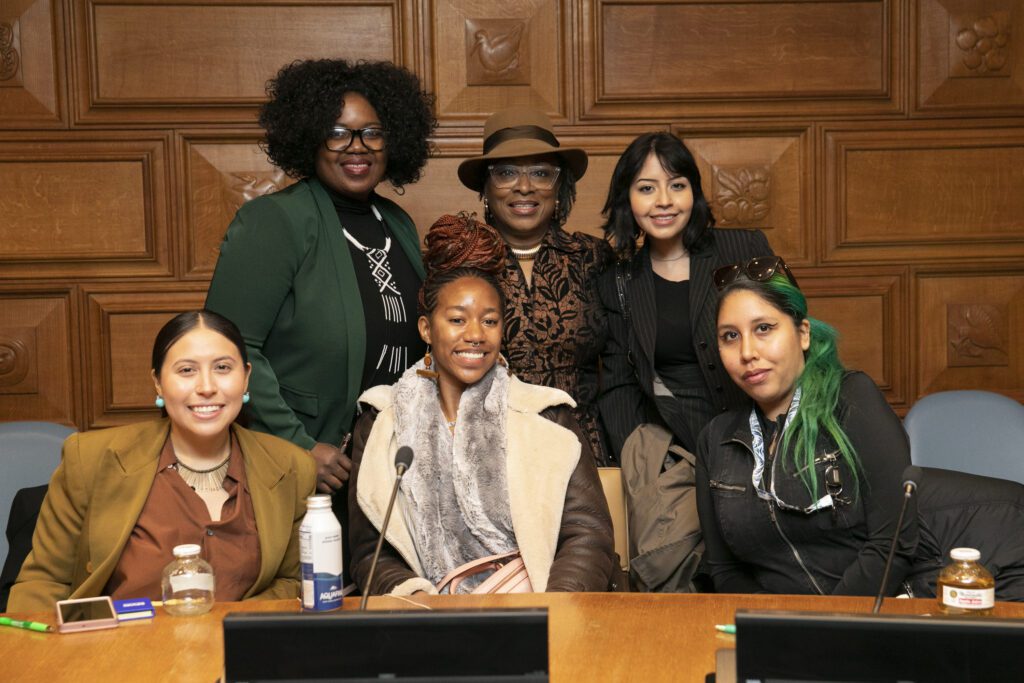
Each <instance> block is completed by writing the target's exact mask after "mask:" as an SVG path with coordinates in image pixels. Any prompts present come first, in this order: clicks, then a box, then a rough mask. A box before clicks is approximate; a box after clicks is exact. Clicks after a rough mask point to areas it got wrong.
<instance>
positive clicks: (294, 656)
mask: <svg viewBox="0 0 1024 683" xmlns="http://www.w3.org/2000/svg"><path fill="white" fill-rule="evenodd" d="M224 673H225V681H227V682H228V683H231V682H239V683H241V682H242V681H250V682H253V683H255V682H256V681H277V682H282V681H344V682H345V683H353V682H355V681H380V680H382V679H383V680H389V681H410V682H412V681H415V682H416V683H427V682H429V681H460V682H465V681H547V680H548V612H547V609H546V608H537V609H500V610H499V609H487V610H482V609H481V610H464V609H460V610H435V611H425V610H417V611H373V612H334V613H324V614H314V613H302V614H287V613H282V612H234V613H231V614H228V615H227V616H226V617H225V618H224Z"/></svg>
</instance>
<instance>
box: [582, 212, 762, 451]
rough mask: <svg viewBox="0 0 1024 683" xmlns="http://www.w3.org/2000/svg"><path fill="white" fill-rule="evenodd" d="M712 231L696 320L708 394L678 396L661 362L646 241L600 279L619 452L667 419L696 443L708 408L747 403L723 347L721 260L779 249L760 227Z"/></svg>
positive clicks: (694, 257)
mask: <svg viewBox="0 0 1024 683" xmlns="http://www.w3.org/2000/svg"><path fill="white" fill-rule="evenodd" d="M711 232H712V239H711V242H710V244H709V245H707V246H705V247H704V248H703V249H701V250H700V251H698V252H695V253H693V254H691V256H690V302H689V303H690V321H691V324H692V325H693V330H692V331H693V346H694V351H695V352H696V354H697V359H698V361H699V366H700V370H701V374H702V375H703V380H704V381H703V386H700V387H694V389H695V390H696V391H695V392H694V393H695V395H696V396H701V397H702V398H700V399H697V398H690V399H686V400H682V399H678V398H676V397H674V396H673V395H672V393H671V392H670V391H669V390H668V388H667V387H666V386H665V385H664V383H662V381H661V379H660V378H659V377H658V374H657V371H656V369H655V367H654V344H655V338H656V337H657V326H658V311H657V308H656V306H655V299H654V272H653V270H652V269H651V258H650V254H649V252H648V249H647V248H646V247H645V248H643V249H640V250H639V251H638V252H637V254H636V255H635V256H634V257H633V260H632V261H630V262H629V263H628V264H620V265H619V267H618V268H615V267H610V268H608V269H607V270H606V271H605V273H604V274H603V275H602V277H601V280H600V281H599V283H598V293H599V296H600V299H601V305H602V306H604V309H605V311H606V312H607V315H608V342H607V344H606V345H605V350H604V352H603V354H602V356H601V363H602V375H601V394H600V396H599V398H598V406H599V408H600V411H601V419H602V421H603V422H604V426H605V430H606V432H607V435H608V439H609V443H610V444H611V447H612V450H613V453H614V454H615V455H616V456H617V455H618V454H619V453H620V452H621V451H622V444H623V443H624V442H625V440H626V437H627V436H629V434H630V432H632V431H633V430H634V429H635V428H636V427H637V425H639V424H641V423H644V422H657V423H660V424H663V425H665V426H666V427H668V428H669V429H670V430H671V431H672V433H673V434H675V436H676V439H677V441H678V442H679V443H680V444H681V445H682V446H683V447H685V448H687V449H688V450H690V451H693V450H694V449H695V448H696V446H697V436H698V435H699V434H700V430H701V429H703V428H704V424H705V423H704V417H703V416H704V415H711V416H713V415H714V414H715V413H719V412H724V411H726V410H730V409H733V408H739V407H741V406H744V405H746V403H747V401H748V399H747V396H746V394H744V393H743V391H741V390H740V389H739V387H737V386H736V385H735V384H733V383H732V380H730V379H729V376H728V375H727V374H726V372H725V369H724V368H722V360H721V358H720V357H719V355H718V341H717V335H716V334H715V329H716V327H717V321H716V320H715V309H716V305H715V296H716V292H715V287H714V283H713V282H712V279H711V277H712V274H713V273H714V272H715V270H716V269H717V268H720V267H722V266H725V265H729V264H730V263H736V262H739V261H745V260H747V259H751V258H754V257H755V256H768V255H771V254H773V252H772V248H771V246H770V245H769V244H768V239H767V238H766V237H765V236H764V233H762V232H761V231H760V230H737V229H729V230H719V229H712V231H711ZM617 272H621V273H622V274H623V276H624V284H625V290H626V291H625V295H626V306H627V307H628V309H629V310H628V316H626V315H623V311H622V306H621V305H620V303H619V295H618V291H617V290H618V288H617V284H616V273H617ZM627 319H628V325H627ZM707 419H710V417H708V418H707Z"/></svg>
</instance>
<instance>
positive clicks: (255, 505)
mask: <svg viewBox="0 0 1024 683" xmlns="http://www.w3.org/2000/svg"><path fill="white" fill-rule="evenodd" d="M232 431H233V432H234V434H235V437H236V438H237V439H238V447H239V448H240V449H241V451H242V458H243V460H244V462H245V479H246V482H247V484H248V486H249V495H250V496H251V498H252V509H253V512H254V514H255V515H256V531H257V533H258V535H259V541H260V573H259V577H258V578H257V579H256V582H255V583H253V585H252V588H251V589H250V591H251V592H252V591H254V590H255V589H256V588H257V587H266V586H268V585H269V584H270V582H271V581H272V580H273V578H274V576H276V575H277V569H278V564H280V558H282V557H284V555H285V551H287V550H288V542H289V540H290V536H291V533H292V520H293V519H294V516H295V510H294V509H293V507H292V505H291V504H290V503H291V502H292V495H294V488H295V487H294V482H293V486H292V487H291V490H289V487H288V486H287V482H288V481H290V480H293V479H294V478H295V474H294V472H290V471H289V469H290V464H291V463H290V462H289V461H288V460H287V459H286V458H285V457H283V456H281V455H280V454H279V453H277V452H275V451H273V450H272V449H268V448H266V447H264V445H263V444H262V443H260V441H259V440H258V438H257V437H256V436H255V435H254V434H253V432H250V431H249V430H247V429H239V428H238V427H233V428H232ZM274 560H277V561H276V562H275V561H274ZM246 597H248V595H247V596H246Z"/></svg>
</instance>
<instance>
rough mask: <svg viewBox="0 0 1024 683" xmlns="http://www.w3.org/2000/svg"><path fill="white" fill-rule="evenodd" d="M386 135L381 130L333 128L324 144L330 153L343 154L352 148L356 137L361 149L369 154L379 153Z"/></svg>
mask: <svg viewBox="0 0 1024 683" xmlns="http://www.w3.org/2000/svg"><path fill="white" fill-rule="evenodd" d="M387 135H388V132H387V131H386V130H384V129H383V128H376V127H370V128H345V127H344V126H334V127H333V128H331V130H330V131H328V133H327V140H326V141H325V143H324V144H326V145H327V149H329V150H331V151H332V152H344V151H345V150H347V149H348V148H349V147H351V146H352V143H353V142H355V139H356V137H358V138H359V141H360V142H362V143H363V147H365V148H366V149H368V150H370V151H371V152H379V151H381V150H382V149H384V141H385V140H386V139H387Z"/></svg>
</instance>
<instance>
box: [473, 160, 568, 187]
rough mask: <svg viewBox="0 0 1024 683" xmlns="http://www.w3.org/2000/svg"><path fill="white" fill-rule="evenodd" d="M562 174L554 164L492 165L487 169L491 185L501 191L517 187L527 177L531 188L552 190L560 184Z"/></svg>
mask: <svg viewBox="0 0 1024 683" xmlns="http://www.w3.org/2000/svg"><path fill="white" fill-rule="evenodd" d="M561 172H562V169H561V168H559V167H558V166H555V165H554V164H530V165H529V166H518V165H516V164H491V165H490V166H488V167H487V176H488V177H489V178H490V179H491V184H492V185H493V186H494V187H496V188H498V189H500V190H503V189H506V188H509V187H515V186H516V185H518V184H519V178H521V177H525V178H526V182H528V183H529V184H530V186H531V187H534V188H536V189H538V190H550V189H551V188H553V187H554V186H555V183H556V182H558V174H559V173H561Z"/></svg>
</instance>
